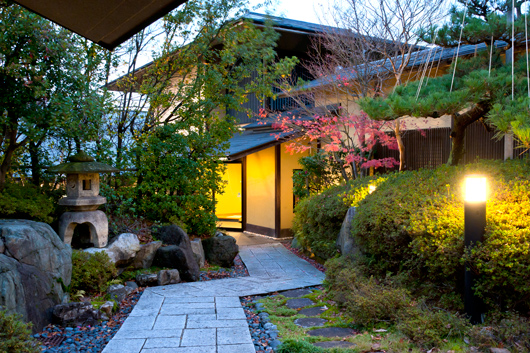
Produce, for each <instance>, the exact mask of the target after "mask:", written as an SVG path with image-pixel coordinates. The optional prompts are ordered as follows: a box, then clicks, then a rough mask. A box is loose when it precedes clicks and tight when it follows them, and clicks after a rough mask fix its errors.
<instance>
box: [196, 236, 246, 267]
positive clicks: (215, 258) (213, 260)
mask: <svg viewBox="0 0 530 353" xmlns="http://www.w3.org/2000/svg"><path fill="white" fill-rule="evenodd" d="M202 245H203V247H204V253H205V255H206V260H207V261H208V262H209V263H210V264H212V265H218V266H222V267H230V266H232V265H233V264H234V258H235V257H236V255H237V254H238V253H239V246H238V245H237V244H236V239H235V238H234V237H231V236H229V235H222V236H216V237H211V238H208V239H205V240H203V242H202Z"/></svg>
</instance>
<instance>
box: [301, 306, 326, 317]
mask: <svg viewBox="0 0 530 353" xmlns="http://www.w3.org/2000/svg"><path fill="white" fill-rule="evenodd" d="M326 310H328V308H327V307H325V306H315V307H314V308H306V309H302V310H300V311H299V312H298V314H300V315H305V316H318V315H320V314H322V313H323V312H324V311H326Z"/></svg>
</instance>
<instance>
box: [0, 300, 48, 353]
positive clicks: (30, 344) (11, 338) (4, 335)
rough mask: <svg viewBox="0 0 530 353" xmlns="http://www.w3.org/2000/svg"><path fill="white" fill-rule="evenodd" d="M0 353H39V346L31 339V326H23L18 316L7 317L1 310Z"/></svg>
mask: <svg viewBox="0 0 530 353" xmlns="http://www.w3.org/2000/svg"><path fill="white" fill-rule="evenodd" d="M0 309H1V308H0ZM0 352H13V353H38V352H41V348H40V345H39V344H38V343H37V341H35V340H34V339H33V337H31V324H25V323H24V322H22V321H21V319H20V317H19V316H18V315H15V314H12V315H7V314H6V312H5V311H3V310H0Z"/></svg>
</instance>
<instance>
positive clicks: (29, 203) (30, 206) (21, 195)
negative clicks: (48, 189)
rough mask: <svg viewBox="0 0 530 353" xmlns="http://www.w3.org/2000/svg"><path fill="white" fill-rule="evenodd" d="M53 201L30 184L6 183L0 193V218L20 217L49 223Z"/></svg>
mask: <svg viewBox="0 0 530 353" xmlns="http://www.w3.org/2000/svg"><path fill="white" fill-rule="evenodd" d="M54 210H55V202H54V200H52V198H51V197H49V196H47V195H44V194H43V193H42V191H41V189H39V188H38V187H36V186H33V185H31V184H27V185H22V184H19V183H6V185H5V187H4V190H2V192H1V193H0V218H10V219H15V218H21V219H31V220H34V221H39V222H45V223H51V222H52V220H53V218H52V216H51V214H52V213H53V211H54Z"/></svg>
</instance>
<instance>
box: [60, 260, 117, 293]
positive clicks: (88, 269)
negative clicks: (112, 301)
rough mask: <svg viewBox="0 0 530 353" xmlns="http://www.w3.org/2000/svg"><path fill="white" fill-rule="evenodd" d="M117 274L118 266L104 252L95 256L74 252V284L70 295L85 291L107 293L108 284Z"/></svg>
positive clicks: (71, 285)
mask: <svg viewBox="0 0 530 353" xmlns="http://www.w3.org/2000/svg"><path fill="white" fill-rule="evenodd" d="M116 274H117V270H116V266H115V265H114V263H113V262H112V261H111V260H110V258H109V255H107V253H106V252H104V251H98V252H95V253H93V254H91V253H88V252H85V251H79V250H74V251H72V282H71V284H70V293H76V292H78V291H81V290H83V291H85V292H86V293H88V294H94V293H101V292H103V291H105V290H106V289H107V288H106V284H107V282H109V281H110V280H111V279H112V278H113V277H115V276H116Z"/></svg>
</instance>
